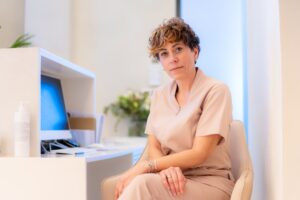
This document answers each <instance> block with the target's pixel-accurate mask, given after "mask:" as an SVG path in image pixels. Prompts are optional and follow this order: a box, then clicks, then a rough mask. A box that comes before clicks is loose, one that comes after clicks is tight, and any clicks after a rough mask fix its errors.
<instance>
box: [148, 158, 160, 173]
mask: <svg viewBox="0 0 300 200" xmlns="http://www.w3.org/2000/svg"><path fill="white" fill-rule="evenodd" d="M146 168H147V173H153V172H156V171H157V161H156V160H147V161H146Z"/></svg>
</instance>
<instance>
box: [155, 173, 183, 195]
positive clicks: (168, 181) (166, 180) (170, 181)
mask: <svg viewBox="0 0 300 200" xmlns="http://www.w3.org/2000/svg"><path fill="white" fill-rule="evenodd" d="M159 174H160V177H161V179H162V182H163V184H164V186H165V188H166V189H167V190H168V191H170V193H171V194H172V195H173V196H177V195H181V194H183V192H184V186H185V183H186V178H185V176H184V175H183V173H182V171H181V169H180V168H179V167H169V168H168V169H164V170H162V171H160V172H159Z"/></svg>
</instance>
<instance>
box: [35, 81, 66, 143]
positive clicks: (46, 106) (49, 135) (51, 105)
mask: <svg viewBox="0 0 300 200" xmlns="http://www.w3.org/2000/svg"><path fill="white" fill-rule="evenodd" d="M70 138H71V133H70V129H69V123H68V116H67V112H66V107H65V102H64V97H63V91H62V87H61V82H60V80H59V79H56V78H52V77H49V76H45V75H42V76H41V140H57V139H70Z"/></svg>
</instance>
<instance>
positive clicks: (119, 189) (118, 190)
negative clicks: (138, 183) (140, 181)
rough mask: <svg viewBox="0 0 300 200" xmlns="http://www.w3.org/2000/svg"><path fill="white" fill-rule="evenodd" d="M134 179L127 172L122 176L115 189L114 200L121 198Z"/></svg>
mask: <svg viewBox="0 0 300 200" xmlns="http://www.w3.org/2000/svg"><path fill="white" fill-rule="evenodd" d="M132 179H133V177H131V176H130V175H129V173H128V172H125V173H124V174H122V175H121V177H120V178H119V180H118V183H117V185H116V188H115V195H114V200H117V199H118V198H119V196H120V195H121V194H122V192H123V190H124V188H125V187H126V186H127V185H128V184H129V183H130V181H131V180H132Z"/></svg>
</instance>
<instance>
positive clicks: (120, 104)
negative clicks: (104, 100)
mask: <svg viewBox="0 0 300 200" xmlns="http://www.w3.org/2000/svg"><path fill="white" fill-rule="evenodd" d="M109 112H111V113H112V114H113V115H114V116H115V117H116V118H117V121H116V124H115V129H117V126H118V124H119V122H120V121H121V120H123V119H126V118H127V119H129V121H130V124H129V129H128V135H129V136H144V131H145V125H146V121H147V118H148V115H149V112H150V98H149V92H132V91H129V92H127V94H124V95H120V96H119V97H118V98H117V100H116V101H115V102H113V103H111V104H109V105H108V106H106V107H105V108H104V113H105V114H108V113H109Z"/></svg>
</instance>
